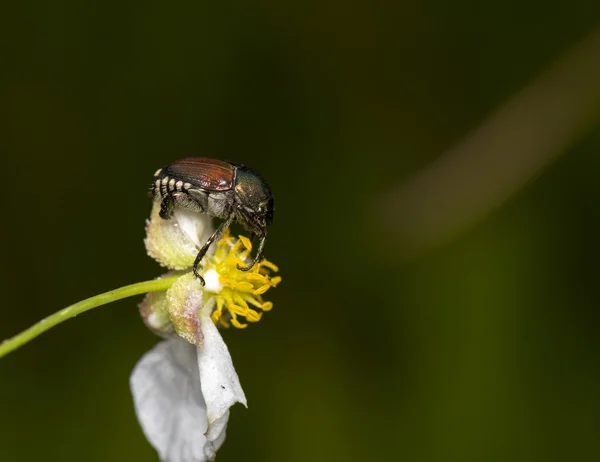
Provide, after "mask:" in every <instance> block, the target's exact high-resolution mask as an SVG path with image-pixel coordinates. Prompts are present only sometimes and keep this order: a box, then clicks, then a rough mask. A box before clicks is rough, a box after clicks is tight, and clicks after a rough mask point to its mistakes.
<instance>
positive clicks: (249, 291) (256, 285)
mask: <svg viewBox="0 0 600 462" xmlns="http://www.w3.org/2000/svg"><path fill="white" fill-rule="evenodd" d="M251 250H252V242H250V239H248V238H247V237H245V236H239V239H237V240H235V239H234V238H233V237H231V236H230V234H229V232H226V233H225V234H224V236H223V238H222V239H221V240H220V241H219V242H218V243H217V249H216V252H215V254H214V255H213V256H212V257H205V258H206V260H205V261H206V263H205V264H204V265H203V272H206V271H208V270H210V269H214V270H215V271H216V272H217V274H218V275H219V283H220V284H221V286H222V288H221V290H220V291H219V292H208V291H207V292H205V297H206V299H205V303H209V302H210V300H211V297H214V299H215V301H216V304H215V306H216V308H215V309H214V311H213V312H212V314H211V319H212V320H213V322H214V323H215V324H220V325H221V326H223V327H229V326H230V325H232V326H234V327H237V328H238V329H244V328H245V327H247V326H248V324H247V323H246V322H258V321H260V319H261V318H262V315H263V312H265V311H269V310H271V309H272V308H273V303H271V302H265V301H263V299H262V295H263V294H264V293H265V292H267V291H268V290H269V289H270V288H271V287H275V286H276V285H277V284H279V282H280V281H281V277H280V276H276V277H271V276H270V274H271V273H272V272H277V271H279V268H278V267H277V266H276V265H274V264H273V263H271V262H270V261H268V260H262V261H261V262H260V263H256V264H255V265H254V267H253V268H252V269H251V270H250V271H240V270H239V269H238V268H237V266H238V265H239V266H241V267H245V266H248V265H249V263H250V257H249V255H250V251H251ZM213 303H214V302H213ZM250 306H252V308H250ZM243 321H246V322H243Z"/></svg>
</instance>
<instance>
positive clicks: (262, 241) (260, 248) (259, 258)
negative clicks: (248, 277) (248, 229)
mask: <svg viewBox="0 0 600 462" xmlns="http://www.w3.org/2000/svg"><path fill="white" fill-rule="evenodd" d="M266 240H267V233H265V234H264V235H263V236H262V237H261V238H260V242H259V243H258V251H257V252H256V257H254V260H252V263H250V266H246V267H245V268H244V267H242V266H240V265H236V266H237V269H239V270H240V271H250V270H251V269H252V267H253V266H254V265H256V264H257V263H260V262H261V261H262V259H263V258H264V257H263V249H264V248H265V241H266Z"/></svg>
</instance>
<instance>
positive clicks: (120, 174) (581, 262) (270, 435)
mask: <svg viewBox="0 0 600 462" xmlns="http://www.w3.org/2000/svg"><path fill="white" fill-rule="evenodd" d="M2 10H3V12H2V14H1V15H0V25H1V27H0V37H1V39H2V40H1V43H2V44H1V45H0V52H1V53H2V72H1V75H0V82H1V85H0V152H1V153H2V167H3V175H2V182H3V188H2V189H3V191H4V194H3V200H2V204H3V205H2V207H3V212H2V227H1V228H0V229H1V230H2V231H1V239H0V246H1V251H2V263H3V264H2V271H3V273H2V278H0V281H1V282H0V283H1V287H0V289H1V294H2V296H1V298H2V303H1V308H0V338H6V337H9V336H11V335H14V334H15V333H17V332H18V331H20V330H21V329H23V328H25V327H27V326H29V325H30V324H32V323H34V322H35V321H37V320H39V319H41V318H42V317H44V316H46V315H48V314H50V313H52V312H54V311H56V310H57V309H59V308H62V307H64V306H66V305H68V304H71V303H73V302H75V301H78V300H80V299H83V298H86V297H88V296H91V295H94V294H97V293H100V292H103V291H106V290H109V289H112V288H116V287H119V286H121V285H125V284H128V283H132V282H136V281H141V280H146V279H150V278H153V277H155V276H157V275H159V274H161V273H162V272H163V270H162V269H161V268H160V267H159V266H158V265H157V264H156V263H155V262H154V261H153V260H151V259H150V258H149V257H147V256H146V254H145V250H144V246H143V237H144V220H145V219H146V217H147V216H148V215H149V211H150V206H151V204H150V201H149V199H148V198H147V197H146V190H147V187H148V186H149V182H150V180H151V177H152V174H153V172H154V171H155V170H156V169H157V168H159V167H161V166H163V165H164V164H167V163H169V162H171V161H173V160H175V159H177V158H180V157H185V156H190V155H204V156H211V157H218V158H224V159H230V160H234V161H238V162H243V163H245V164H247V165H249V166H251V167H252V168H254V169H255V170H257V171H259V172H260V173H261V174H262V175H263V176H264V177H265V178H267V179H268V181H269V182H270V183H271V186H272V189H273V191H274V194H275V197H276V201H277V206H276V216H275V222H274V224H273V226H272V228H271V230H270V234H269V240H268V243H267V247H266V255H267V258H269V259H270V260H272V261H274V262H275V263H277V264H278V265H279V266H280V268H281V274H282V276H283V282H282V284H281V285H280V286H279V287H278V288H277V289H276V290H274V291H271V292H270V293H269V294H268V296H269V299H271V300H272V301H273V302H274V303H275V308H274V310H273V311H272V312H270V313H268V314H267V315H266V316H265V317H264V318H263V320H262V321H261V322H260V323H258V324H257V325H253V326H251V327H250V328H248V329H246V330H244V331H233V330H231V331H226V332H224V336H225V340H226V341H227V343H228V345H229V348H230V351H231V354H232V356H233V359H234V363H235V365H236V368H237V371H238V374H239V376H240V378H241V381H242V385H243V387H244V389H245V392H246V396H247V397H248V402H249V409H248V410H245V409H244V408H243V407H242V406H237V407H235V408H233V409H232V415H231V420H230V423H229V428H228V438H227V440H226V443H225V444H224V446H223V448H222V449H221V451H220V452H219V456H218V460H219V461H221V462H225V461H239V460H244V461H261V462H266V461H277V462H280V461H286V462H287V461H289V462H296V461H298V462H299V461H303V462H304V461H317V462H320V461H338V460H339V461H370V460H374V461H375V460H376V461H390V460H410V461H420V460H422V461H444V460H462V461H496V460H498V461H500V460H502V461H505V460H544V461H547V460H557V461H558V460H584V459H585V460H594V459H598V457H600V444H599V441H600V425H598V421H599V420H600V393H599V386H600V367H599V364H600V336H598V334H597V332H598V323H599V322H600V314H599V310H598V301H597V300H598V290H597V287H598V283H597V266H598V261H599V258H600V244H599V243H598V238H597V236H598V234H599V232H600V212H599V207H598V201H599V200H600V188H599V184H600V182H599V181H598V178H599V175H600V157H599V153H600V129H599V128H598V125H594V124H593V123H591V122H590V123H588V124H587V125H586V126H585V127H581V130H580V133H579V134H578V136H576V137H575V136H573V137H571V138H570V142H569V143H568V148H566V149H561V150H560V152H559V153H556V155H557V156H558V155H560V157H559V159H558V161H557V162H555V163H553V164H552V165H551V166H550V167H549V168H546V169H545V170H544V171H543V172H542V173H541V174H540V173H539V172H538V173H537V174H536V175H535V178H532V179H533V180H535V181H531V182H529V183H528V185H527V186H526V187H525V188H522V189H518V190H515V191H513V196H512V198H511V199H510V200H509V201H508V202H505V203H504V204H503V205H502V206H501V207H495V208H494V209H493V210H491V213H489V214H488V215H487V216H486V217H485V218H484V219H482V220H479V221H477V223H476V224H475V225H474V226H465V227H463V229H462V232H461V233H460V234H458V235H457V234H454V235H452V236H442V237H443V239H441V241H440V242H438V243H432V244H431V245H429V246H425V247H423V248H421V249H418V250H417V249H411V248H410V243H409V244H408V245H398V244H399V242H396V241H398V240H400V239H401V237H400V234H399V233H398V234H397V233H396V232H395V230H394V229H389V228H388V227H387V226H386V224H385V223H386V221H385V220H383V219H382V217H381V216H379V214H380V213H381V208H380V204H381V203H382V202H381V201H382V200H385V197H386V195H388V194H390V192H391V191H393V190H394V189H395V188H397V187H401V185H402V184H403V183H404V182H405V181H409V180H410V179H411V178H412V177H413V176H414V175H415V174H416V173H417V172H418V171H421V169H427V167H428V165H429V164H430V162H432V161H434V160H435V159H436V158H438V157H439V156H441V155H442V154H443V153H444V152H445V151H446V150H448V149H449V148H451V147H452V146H456V145H460V143H461V140H462V139H463V138H464V137H465V135H466V134H467V133H469V132H470V131H471V130H473V129H475V128H476V127H477V126H478V125H479V124H481V123H482V122H483V121H484V120H486V119H487V118H488V117H489V116H490V114H492V113H493V111H494V110H495V109H496V108H497V107H499V106H500V105H501V104H502V103H503V102H505V101H507V100H509V99H510V98H512V97H513V96H514V95H515V94H517V92H518V91H519V90H521V89H522V88H523V87H524V86H525V85H526V84H528V83H530V82H532V81H534V80H535V79H536V78H537V76H538V75H539V74H540V73H541V72H543V71H544V69H547V68H548V67H551V66H553V65H555V63H556V62H557V60H558V59H559V57H560V56H561V55H562V54H563V53H565V52H567V51H568V50H569V49H570V48H571V47H573V46H576V45H577V43H578V42H579V41H581V40H582V39H583V38H584V37H585V36H586V35H588V34H589V33H590V32H591V31H592V30H594V28H595V27H596V26H598V22H599V18H600V16H599V13H600V6H599V4H598V2H597V0H587V1H585V0H574V1H571V2H564V1H547V0H546V1H539V0H527V1H515V0H512V1H503V2H501V1H492V2H475V1H468V0H457V1H454V2H447V1H444V0H432V1H428V2H419V1H410V0H409V1H403V2H355V3H352V4H350V3H348V2H341V1H338V2H335V1H334V2H327V3H322V2H300V1H298V2H227V3H226V2H201V1H176V2H170V3H168V2H157V1H149V2H130V1H125V2H117V1H105V2H91V1H87V0H83V1H75V0H65V1H55V2H40V1H35V0H33V1H22V2H13V3H10V4H8V3H7V4H5V5H3V6H2ZM599 56H600V55H595V57H593V58H592V61H593V59H594V58H595V59H598V60H599V61H600V58H599ZM599 85H600V83H599ZM556 91H560V88H558V89H556ZM551 110H552V109H551V108H550V109H549V111H551ZM596 121H597V120H596ZM481 155H482V156H485V152H482V153H481ZM483 180H485V179H483ZM466 194H467V195H477V194H478V191H476V190H475V191H466ZM418 199H419V198H418V197H415V202H418ZM385 213H387V214H390V215H392V216H395V214H396V213H397V212H396V211H395V210H394V207H393V206H392V207H389V208H388V209H387V210H386V211H385ZM397 218H398V220H399V221H400V222H401V221H402V216H399V217H397ZM442 234H443V233H442ZM442 241H443V242H442ZM434 244H435V245H434ZM407 247H408V248H407ZM140 300H141V297H137V298H132V299H128V300H123V301H120V302H118V303H115V304H113V305H109V306H107V307H104V308H101V309H98V310H96V311H94V312H90V313H87V314H85V315H83V316H81V317H78V318H77V319H74V320H71V321H69V322H68V323H66V324H63V325H61V326H59V327H57V328H55V329H53V330H51V331H50V332H48V333H46V334H44V335H43V336H41V337H40V338H38V339H36V340H35V341H33V342H32V343H30V344H28V345H26V346H25V347H23V348H22V349H20V350H18V351H16V352H14V353H12V354H10V355H9V356H7V357H5V358H3V359H2V360H0V396H1V399H0V460H1V461H3V462H5V461H6V462H13V461H34V460H35V461H39V460H44V461H90V462H92V461H107V460H113V461H155V460H156V455H155V452H154V450H153V449H152V448H151V447H150V446H149V444H148V443H147V442H146V441H145V439H144V437H143V435H142V432H141V430H140V428H139V427H138V424H137V421H136V419H135V416H134V413H133V407H132V401H131V396H130V392H129V388H128V378H129V374H130V371H131V369H132V368H133V366H134V364H135V363H136V361H137V360H138V359H139V358H140V357H141V356H142V354H143V353H144V352H145V351H147V350H148V349H150V348H151V346H152V345H153V344H154V343H155V342H156V341H157V339H156V338H155V337H154V336H153V335H152V334H151V333H150V332H148V331H147V330H146V329H145V327H144V325H143V323H142V322H141V320H140V319H139V316H138V312H137V307H136V306H137V303H138V302H139V301H140Z"/></svg>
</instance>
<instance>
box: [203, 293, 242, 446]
mask: <svg viewBox="0 0 600 462" xmlns="http://www.w3.org/2000/svg"><path fill="white" fill-rule="evenodd" d="M211 311H212V304H211V303H207V304H206V305H205V306H204V308H203V309H202V310H201V312H200V328H201V330H202V334H203V335H204V343H203V344H202V345H201V346H199V347H198V367H199V370H200V383H201V386H202V395H203V396H204V400H205V402H206V413H207V416H208V430H207V432H206V436H207V438H208V439H209V440H211V441H215V442H219V445H220V442H221V441H222V439H223V438H224V437H225V427H226V426H227V419H228V418H229V408H230V407H231V406H233V404H235V403H242V404H243V405H244V406H247V403H246V396H245V395H244V390H242V386H241V385H240V380H239V378H238V375H237V373H236V372H235V369H234V368H233V363H232V361H231V355H230V354H229V350H228V349H227V345H225V342H224V341H223V338H222V337H221V334H220V333H219V330H218V329H217V327H216V326H215V324H214V323H213V321H212V320H211V319H210V314H211ZM215 446H216V447H218V445H217V444H216V443H215Z"/></svg>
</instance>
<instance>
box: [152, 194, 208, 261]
mask: <svg viewBox="0 0 600 462" xmlns="http://www.w3.org/2000/svg"><path fill="white" fill-rule="evenodd" d="M159 212H160V201H156V200H155V201H154V204H153V206H152V214H151V215H150V220H147V222H146V239H145V240H144V244H145V245H146V251H147V252H148V255H150V256H151V257H152V258H154V259H155V260H156V261H157V262H158V263H160V264H161V265H162V266H165V267H167V268H169V269H176V270H182V269H187V268H189V267H190V266H192V265H193V264H194V260H195V258H196V255H197V254H198V249H199V248H201V247H202V246H203V245H204V243H205V242H206V241H207V240H208V238H209V236H210V235H211V233H212V223H211V219H210V217H209V216H208V215H206V214H202V213H199V212H194V211H191V210H187V209H183V208H181V207H175V208H174V209H173V217H172V218H171V219H169V220H165V219H163V218H161V217H160V215H159ZM212 252H214V250H212Z"/></svg>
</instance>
